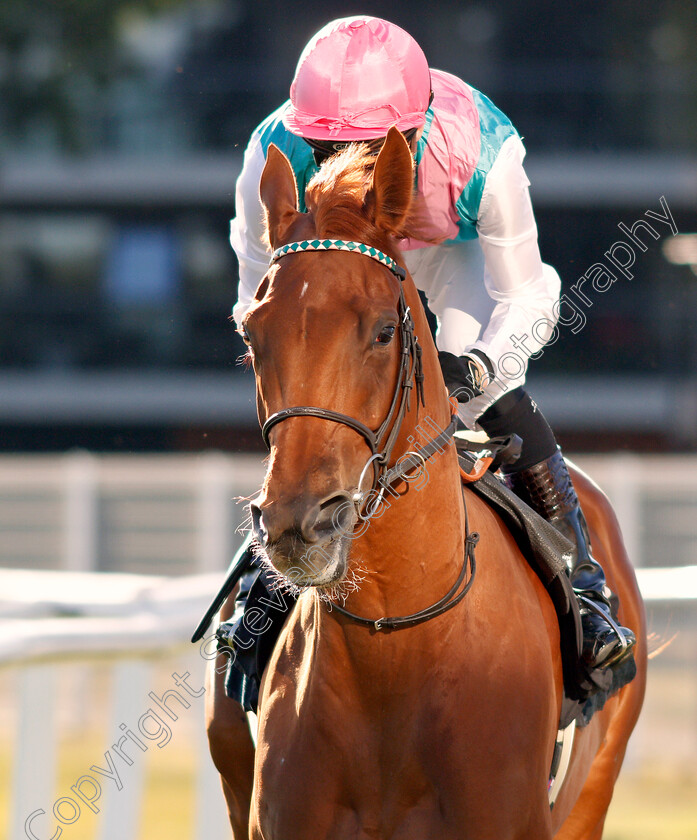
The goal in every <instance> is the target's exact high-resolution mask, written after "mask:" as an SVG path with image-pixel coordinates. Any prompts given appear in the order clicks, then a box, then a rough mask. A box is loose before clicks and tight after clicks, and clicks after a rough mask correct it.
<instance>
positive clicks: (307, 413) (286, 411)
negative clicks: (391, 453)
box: [261, 405, 378, 455]
mask: <svg viewBox="0 0 697 840" xmlns="http://www.w3.org/2000/svg"><path fill="white" fill-rule="evenodd" d="M289 417H319V419H320V420H331V421H333V422H334V423H342V424H343V425H344V426H349V427H350V428H352V429H354V430H355V431H356V432H358V434H359V435H363V437H364V438H365V439H366V441H367V443H368V446H369V447H370V450H371V452H372V453H373V455H375V453H376V452H377V451H378V440H377V435H376V433H375V432H374V431H373V430H372V429H370V428H368V426H366V425H365V423H361V421H360V420H356V419H355V418H354V417H350V416H349V415H348V414H341V413H340V412H338V411H332V410H331V409H330V408H318V407H317V406H314V405H296V406H293V407H291V408H282V409H281V410H280V411H277V412H276V413H275V414H272V415H271V417H269V418H268V420H267V421H266V423H264V425H263V426H262V427H261V436H262V438H263V439H264V443H265V444H266V445H267V446H268V447H270V443H269V432H270V431H271V429H273V427H274V426H275V425H276V424H277V423H280V422H281V421H282V420H287V419H288V418H289Z"/></svg>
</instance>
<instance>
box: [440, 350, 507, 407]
mask: <svg viewBox="0 0 697 840" xmlns="http://www.w3.org/2000/svg"><path fill="white" fill-rule="evenodd" d="M438 361H439V362H440V367H441V370H442V371H443V379H445V387H446V388H447V389H448V393H449V394H450V396H451V397H456V398H457V401H458V402H461V403H466V402H469V401H470V400H473V399H474V398H475V397H478V396H479V395H480V394H483V393H484V389H485V388H486V387H487V385H489V383H490V382H491V381H492V379H493V378H494V366H493V365H492V363H491V361H490V360H489V359H488V358H487V356H485V355H484V353H482V351H481V350H470V351H469V353H465V355H464V356H455V355H453V354H452V353H447V352H444V351H442V350H441V351H440V352H439V353H438Z"/></svg>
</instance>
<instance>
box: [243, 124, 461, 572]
mask: <svg viewBox="0 0 697 840" xmlns="http://www.w3.org/2000/svg"><path fill="white" fill-rule="evenodd" d="M413 166H414V164H413V159H412V156H411V152H410V151H409V148H408V146H407V143H406V142H405V140H404V138H403V137H402V135H401V134H400V132H399V131H397V130H396V129H394V130H391V131H390V133H389V134H388V136H387V139H386V141H385V144H384V146H383V148H382V150H381V151H380V153H379V155H378V156H377V159H375V158H374V157H372V156H370V154H369V153H368V152H366V150H365V149H364V148H363V147H361V146H353V147H350V148H349V149H348V150H347V151H345V152H343V153H342V154H341V155H338V156H335V157H334V158H332V159H330V160H329V161H328V162H327V163H326V164H325V165H324V166H323V167H322V169H321V170H320V172H319V173H318V174H317V175H316V176H315V178H314V179H313V180H312V181H311V183H310V184H309V186H308V189H307V193H306V204H307V207H308V212H306V213H301V212H300V211H299V210H298V196H297V187H296V183H295V178H294V175H293V171H292V169H291V166H290V163H289V162H288V160H287V159H286V157H285V156H284V155H283V153H282V152H280V151H279V150H278V149H277V148H276V147H275V146H271V147H270V148H269V151H268V156H267V162H266V165H265V168H264V171H263V175H262V178H261V183H260V194H261V200H262V204H263V206H264V209H265V213H266V222H267V234H268V240H269V244H270V246H271V248H272V249H274V254H275V256H277V257H279V256H281V255H282V256H283V259H277V260H274V261H273V262H272V264H271V267H270V268H269V270H268V272H267V273H266V275H265V276H264V278H263V279H262V281H261V283H260V285H259V287H258V289H257V291H256V295H255V298H254V301H253V304H252V306H251V308H250V310H249V312H248V314H247V316H246V317H245V320H244V323H243V326H242V329H243V334H244V337H245V341H246V342H247V344H248V345H249V349H250V355H251V357H252V362H253V365H254V371H255V375H256V386H257V410H258V415H259V420H260V423H261V424H262V429H263V433H264V436H265V438H266V439H267V443H268V444H269V446H270V458H269V463H268V471H267V474H266V478H265V481H264V485H263V488H262V490H261V492H260V494H259V496H258V497H257V498H256V499H255V500H254V501H253V503H252V505H251V511H252V521H253V528H254V532H255V536H256V538H257V541H258V542H259V543H260V545H261V546H262V548H263V550H264V551H265V553H266V554H267V557H268V559H269V560H270V561H271V563H272V564H273V566H274V567H275V568H276V569H277V570H278V571H279V572H280V573H281V574H282V575H285V576H286V577H289V578H290V579H291V580H292V581H293V582H294V583H296V584H298V585H314V586H319V587H324V586H330V585H333V584H336V583H337V582H339V581H341V580H342V579H343V578H344V577H345V575H346V573H347V569H348V559H349V549H350V544H351V541H352V539H353V538H354V537H355V530H354V529H355V526H356V524H357V522H358V519H359V517H360V516H361V509H360V503H357V502H356V499H358V498H360V494H361V492H362V491H363V490H365V488H366V486H370V482H371V481H372V480H373V477H374V474H375V473H374V468H376V467H377V466H378V465H379V464H380V462H381V461H385V460H389V461H390V463H394V460H395V458H397V457H398V456H399V455H400V454H402V453H403V452H404V451H405V450H406V449H409V446H408V445H406V440H407V439H408V437H409V436H410V435H412V436H413V435H414V434H415V432H414V429H415V426H416V422H417V411H418V405H417V399H416V396H417V395H416V393H415V391H416V385H417V384H418V383H417V382H415V381H414V380H415V370H416V369H417V367H418V369H419V370H420V366H421V364H422V362H421V350H420V349H419V348H418V346H417V342H416V339H415V336H414V338H413V339H412V338H410V336H409V335H408V334H407V333H405V332H404V330H403V326H404V324H405V323H406V322H407V321H409V323H411V319H412V318H413V321H414V325H415V334H417V335H418V336H419V338H420V340H421V343H422V344H423V345H424V351H425V352H424V355H423V368H424V373H425V378H426V382H427V388H426V398H425V405H426V407H427V408H428V410H429V412H430V414H431V416H432V417H433V418H434V419H436V420H437V421H438V422H440V423H442V424H443V426H445V425H447V423H448V419H449V405H448V401H447V395H446V392H445V388H444V385H443V380H442V376H441V374H440V368H439V366H438V362H437V356H436V352H435V347H434V345H433V342H432V341H431V338H430V333H429V330H428V326H427V322H426V318H425V314H424V313H423V309H422V307H421V306H420V303H419V300H418V294H417V292H416V289H415V287H414V285H413V283H412V282H411V279H410V278H409V277H408V276H407V277H406V278H404V272H403V270H402V269H400V268H398V265H397V263H398V260H399V252H398V250H397V246H396V241H397V238H398V237H399V236H400V232H401V231H403V229H404V226H405V223H406V221H407V219H408V217H409V212H410V208H411V203H412V193H413V183H414V176H413ZM337 238H340V240H341V244H344V243H345V242H348V243H349V247H353V246H358V245H360V246H361V247H360V249H359V250H354V251H352V252H347V250H323V251H318V250H316V248H317V247H321V245H320V243H321V242H323V241H325V240H326V241H329V240H332V241H335V240H336V239H337ZM289 243H294V245H289ZM312 243H314V246H313V244H312ZM283 246H288V248H287V249H286V248H284V247H283ZM296 246H299V247H298V249H297V250H295V251H294V250H292V249H293V248H295V247H296ZM306 248H307V250H306ZM365 248H371V249H372V250H373V251H374V252H377V253H378V254H379V255H380V256H379V257H378V258H372V259H367V258H366V256H365V254H364V253H362V251H363V250H364V249H365ZM279 249H280V250H279ZM380 257H384V258H385V260H384V261H383V260H381V259H380ZM388 266H391V268H390V267H388ZM400 275H401V276H400ZM405 301H406V302H405ZM410 341H411V346H409V347H405V346H404V345H405V343H406V344H409V342H410ZM417 353H418V357H419V358H418V360H417V359H416V355H417ZM405 360H406V361H405ZM405 363H406V367H405ZM409 377H411V379H410V381H407V380H408V379H409ZM404 391H406V392H404ZM402 406H403V407H402ZM308 407H309V408H308ZM281 420H282V421H283V422H280V421H281ZM376 430H377V431H376ZM378 438H380V439H378ZM385 440H389V445H388V446H387V447H386V448H385V447H383V443H384V442H385ZM412 440H413V437H412ZM387 450H389V451H387ZM383 466H385V467H386V466H387V464H383Z"/></svg>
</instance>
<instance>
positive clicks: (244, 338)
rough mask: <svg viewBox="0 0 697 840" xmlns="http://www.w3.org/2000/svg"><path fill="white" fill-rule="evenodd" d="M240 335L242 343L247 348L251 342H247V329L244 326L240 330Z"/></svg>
mask: <svg viewBox="0 0 697 840" xmlns="http://www.w3.org/2000/svg"><path fill="white" fill-rule="evenodd" d="M240 335H241V336H242V341H244V343H245V344H246V345H247V347H250V346H251V344H252V342H251V341H250V340H249V333H248V332H247V328H246V327H245V326H244V325H243V326H242V328H241V329H240Z"/></svg>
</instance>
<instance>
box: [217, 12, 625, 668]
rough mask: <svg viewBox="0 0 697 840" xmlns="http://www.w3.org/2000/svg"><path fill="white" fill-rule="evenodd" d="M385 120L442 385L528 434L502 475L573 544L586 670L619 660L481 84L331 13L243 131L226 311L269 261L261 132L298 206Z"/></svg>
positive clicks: (525, 246) (510, 150)
mask: <svg viewBox="0 0 697 840" xmlns="http://www.w3.org/2000/svg"><path fill="white" fill-rule="evenodd" d="M391 126H397V128H398V129H400V131H402V132H403V134H404V136H405V137H406V139H407V141H408V142H409V143H410V145H411V149H412V152H413V154H414V159H415V163H416V191H417V196H418V199H417V200H418V201H419V202H420V207H419V225H420V226H419V232H418V235H417V237H416V238H407V239H404V240H402V241H401V242H400V249H401V251H402V253H403V256H404V260H405V263H406V266H407V268H408V270H409V272H410V273H411V275H412V277H413V279H414V282H415V283H416V285H417V287H418V288H419V289H420V290H421V291H422V292H424V294H425V295H426V298H427V300H428V304H429V308H430V309H431V310H432V312H433V313H434V314H435V316H436V318H437V322H438V330H437V334H436V342H437V345H438V348H439V359H440V362H441V367H442V369H443V374H444V377H445V382H446V385H447V387H448V391H449V392H450V393H451V395H454V396H456V397H457V399H458V403H459V412H458V413H459V415H460V418H461V420H462V421H463V423H464V424H465V425H466V426H467V427H468V428H470V429H474V430H484V431H485V432H486V433H487V434H488V435H489V436H490V437H494V436H498V435H508V434H511V433H515V434H518V435H519V436H520V437H521V438H522V440H523V447H522V452H521V455H520V458H519V459H518V460H517V461H516V462H515V463H514V464H512V465H508V466H505V467H504V468H503V472H504V477H505V481H506V483H507V484H508V486H509V487H510V488H511V489H513V490H514V491H515V492H516V493H517V494H518V495H519V496H521V497H522V498H523V499H524V500H525V501H526V502H527V503H528V504H529V505H531V506H532V507H533V508H534V509H535V510H536V511H537V512H538V513H539V514H541V515H542V516H543V517H545V518H546V519H548V520H549V521H550V522H552V523H553V524H554V525H555V526H556V527H557V528H558V529H559V530H560V531H562V533H563V534H564V535H565V536H567V537H568V538H569V540H570V541H571V542H572V544H574V545H575V547H576V551H575V552H574V554H573V558H572V560H571V561H570V562H569V569H568V571H569V575H570V578H571V581H572V584H573V587H574V590H575V591H576V593H577V595H578V596H579V603H580V611H581V617H582V626H583V636H584V641H583V659H584V662H585V664H586V665H587V667H588V668H589V670H592V669H597V668H607V667H609V666H614V665H615V664H617V663H618V662H619V661H620V660H621V659H623V658H624V657H625V656H626V654H627V653H628V652H629V651H630V649H631V648H632V646H633V645H634V643H635V637H634V634H633V633H632V631H631V630H628V629H626V628H623V627H619V626H618V625H617V623H616V621H615V620H614V617H613V616H614V614H613V612H612V609H611V602H610V598H611V597H612V596H611V593H610V590H609V589H608V587H607V586H606V583H605V575H604V573H603V570H602V568H601V566H600V565H599V563H598V562H597V561H596V560H595V559H594V558H593V556H592V554H591V548H590V543H589V536H588V530H587V527H586V523H585V520H584V517H583V514H582V512H581V510H580V507H579V501H578V498H577V496H576V492H575V490H574V487H573V485H572V482H571V478H570V476H569V472H568V470H567V467H566V464H565V462H564V459H563V457H562V455H561V452H560V450H559V447H558V446H557V443H556V440H555V437H554V433H553V432H552V430H551V428H550V426H549V424H548V423H547V421H546V420H545V418H544V416H543V415H542V412H541V411H540V409H539V408H538V406H537V405H536V404H535V403H534V402H533V400H532V399H531V398H530V397H529V396H528V394H527V392H526V391H525V389H524V387H523V385H524V383H525V373H526V369H527V363H528V360H529V358H530V357H531V356H534V354H536V353H539V352H540V350H541V349H542V348H543V347H544V345H545V344H546V343H547V342H548V341H549V339H550V338H551V337H552V334H553V331H554V328H555V324H556V321H557V318H558V316H559V305H560V304H559V296H560V286H561V281H560V279H559V276H558V275H557V273H556V271H555V270H554V269H553V268H552V267H551V266H549V265H545V264H544V263H543V262H542V260H541V258H540V252H539V248H538V244H537V227H536V224H535V218H534V215H533V210H532V205H531V202H530V195H529V192H528V185H529V181H528V179H527V177H526V175H525V171H524V169H523V157H524V156H525V148H524V146H523V143H522V141H521V139H520V137H519V135H518V133H517V132H516V130H515V128H514V127H513V125H512V124H511V122H510V120H509V119H508V118H507V117H506V116H505V115H504V114H503V113H501V111H499V110H498V108H496V106H495V105H494V104H493V103H492V102H491V101H490V100H489V99H487V97H486V96H484V95H483V94H481V93H480V92H479V91H477V90H475V89H474V88H472V87H471V86H470V85H468V84H466V83H465V82H463V81H461V80H460V79H458V78H457V77H455V76H453V75H451V74H449V73H445V72H443V71H441V70H431V69H429V66H428V63H427V61H426V57H425V55H424V53H423V52H422V50H421V48H420V47H419V45H418V44H417V43H416V41H415V40H414V39H413V38H412V37H411V36H410V35H408V34H407V33H406V32H405V31H404V30H402V29H400V28H399V27H398V26H395V25H394V24H392V23H389V22H387V21H385V20H381V19H379V18H375V17H369V16H358V17H349V18H342V19H340V20H335V21H332V22H331V23H329V24H327V25H326V26H325V27H323V28H322V29H321V30H320V31H319V32H318V33H317V34H316V35H315V36H314V37H313V38H312V39H311V41H310V42H309V43H308V45H307V46H306V47H305V49H304V50H303V52H302V54H301V56H300V60H299V62H298V66H297V69H296V73H295V78H294V79H293V83H292V85H291V89H290V99H289V100H288V101H287V102H285V103H284V104H283V105H281V107H280V108H278V109H277V110H276V111H274V112H273V113H272V114H271V115H270V116H268V117H267V118H266V119H265V120H264V121H263V122H262V123H261V125H260V126H259V127H258V128H257V129H256V130H255V131H254V133H253V134H252V137H251V140H250V142H249V145H248V147H247V150H246V152H245V156H244V165H243V169H242V172H241V174H240V177H239V180H238V182H237V192H236V201H235V208H236V213H237V215H236V217H235V218H234V219H233V220H232V223H231V237H230V239H231V243H232V247H233V248H234V250H235V252H236V254H237V257H238V261H239V276H240V284H239V298H238V301H237V303H236V305H235V307H234V309H233V315H234V318H235V321H236V322H237V325H238V327H239V326H241V324H242V322H243V320H244V317H245V314H246V312H247V310H248V308H249V306H250V304H251V302H252V298H253V296H254V292H255V291H256V288H257V286H258V285H259V282H260V280H261V278H262V277H263V276H264V274H265V273H266V270H267V267H268V262H269V257H268V253H267V249H266V244H265V242H264V221H263V220H264V214H263V210H262V207H261V204H260V198H259V181H260V177H261V172H262V169H263V167H264V162H265V159H266V152H267V149H268V147H269V144H270V143H274V144H275V145H276V146H278V148H280V149H281V150H282V151H283V152H284V153H285V155H286V157H287V158H288V159H289V160H290V163H291V166H292V167H293V170H294V172H295V177H296V180H297V183H298V190H299V196H300V202H301V207H300V209H301V210H303V209H304V207H303V206H302V202H303V195H304V192H305V187H306V186H307V184H308V182H309V180H310V179H311V178H312V176H313V175H314V174H315V172H316V171H317V169H318V167H319V165H320V164H321V163H322V162H323V161H324V160H325V159H326V158H328V157H329V156H331V155H332V154H334V153H335V152H337V151H340V150H341V149H343V148H344V147H345V146H346V145H348V144H349V143H351V142H355V141H366V142H368V143H369V144H370V145H371V146H372V147H374V148H375V149H376V150H377V149H379V147H380V145H381V143H382V142H383V141H384V138H385V135H386V134H387V131H388V129H389V128H390V127H391Z"/></svg>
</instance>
